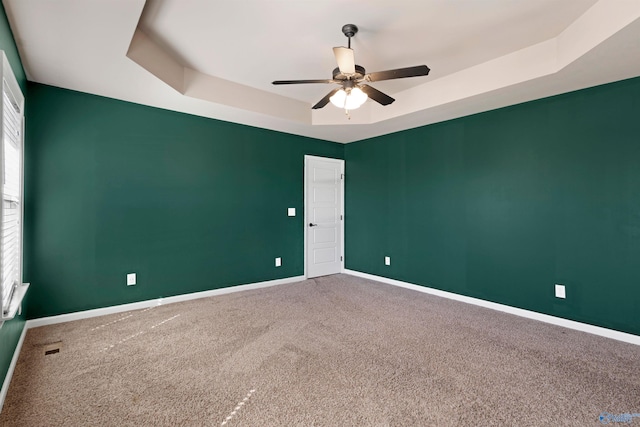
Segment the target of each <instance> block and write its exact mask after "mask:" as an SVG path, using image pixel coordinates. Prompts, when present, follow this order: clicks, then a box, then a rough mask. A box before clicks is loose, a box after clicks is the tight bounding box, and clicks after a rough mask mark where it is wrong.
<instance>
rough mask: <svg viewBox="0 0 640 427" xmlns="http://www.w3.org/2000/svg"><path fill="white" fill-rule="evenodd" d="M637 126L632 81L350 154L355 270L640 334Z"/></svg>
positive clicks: (379, 142) (353, 148)
mask: <svg viewBox="0 0 640 427" xmlns="http://www.w3.org/2000/svg"><path fill="white" fill-rule="evenodd" d="M639 118H640V79H632V80H626V81H622V82H617V83H613V84H608V85H604V86H599V87H595V88H591V89H586V90H582V91H578V92H573V93H568V94H564V95H560V96H556V97H552V98H547V99H542V100H538V101H534V102H529V103H526V104H521V105H516V106H513V107H509V108H503V109H500V110H495V111H490V112H486V113H482V114H477V115H474V116H469V117H464V118H461V119H457V120H453V121H448V122H444V123H439V124H435V125H430V126H425V127H421V128H417V129H412V130H408V131H403V132H399V133H395V134H391V135H386V136H382V137H378V138H374V139H370V140H365V141H360V142H357V143H353V144H348V145H347V146H346V147H345V161H346V168H347V171H348V173H347V180H346V200H347V201H346V267H347V268H349V269H352V270H357V271H361V272H366V273H370V274H375V275H379V276H384V277H389V278H393V279H397V280H402V281H406V282H410V283H415V284H419V285H424V286H430V287H433V288H437V289H441V290H445V291H450V292H455V293H458V294H462V295H467V296H472V297H477V298H481V299H484V300H489V301H494V302H498V303H502V304H507V305H510V306H514V307H520V308H524V309H528V310H533V311H536V312H540V313H546V314H550V315H554V316H559V317H563V318H567V319H572V320H577V321H580V322H585V323H589V324H593V325H598V326H603V327H607V328H612V329H616V330H620V331H624V332H629V333H633V334H640V317H639V316H638V313H639V312H640V140H639V137H640V120H639ZM384 256H390V257H391V266H389V267H386V266H384ZM556 283H562V284H565V285H566V287H567V299H566V300H560V299H557V298H555V297H554V284H556Z"/></svg>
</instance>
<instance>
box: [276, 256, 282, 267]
mask: <svg viewBox="0 0 640 427" xmlns="http://www.w3.org/2000/svg"><path fill="white" fill-rule="evenodd" d="M281 265H282V258H280V257H278V258H276V267H280V266H281Z"/></svg>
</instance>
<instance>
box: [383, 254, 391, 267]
mask: <svg viewBox="0 0 640 427" xmlns="http://www.w3.org/2000/svg"><path fill="white" fill-rule="evenodd" d="M384 265H391V257H388V256H386V257H384Z"/></svg>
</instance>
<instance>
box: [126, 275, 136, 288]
mask: <svg viewBox="0 0 640 427" xmlns="http://www.w3.org/2000/svg"><path fill="white" fill-rule="evenodd" d="M135 284H136V273H129V274H127V286H133V285H135Z"/></svg>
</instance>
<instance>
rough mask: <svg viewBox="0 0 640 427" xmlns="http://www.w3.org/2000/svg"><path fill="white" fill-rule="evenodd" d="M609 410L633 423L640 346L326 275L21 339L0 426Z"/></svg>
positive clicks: (545, 422)
mask: <svg viewBox="0 0 640 427" xmlns="http://www.w3.org/2000/svg"><path fill="white" fill-rule="evenodd" d="M58 341H61V349H60V351H59V352H58V353H53V354H50V355H45V351H46V350H48V349H51V348H54V347H56V346H58V345H59V344H55V343H56V342H58ZM49 344H53V345H50V346H47V345H49ZM603 412H608V413H611V414H625V413H632V414H633V413H640V347H638V346H634V345H631V344H626V343H622V342H618V341H613V340H609V339H606V338H602V337H598V336H594V335H589V334H586V333H582V332H577V331H572V330H567V329H563V328H560V327H557V326H553V325H548V324H545V323H540V322H536V321H532V320H528V319H523V318H519V317H515V316H512V315H509V314H504V313H500V312H495V311H491V310H488V309H483V308H480V307H476V306H472V305H467V304H464V303H460V302H456V301H451V300H447V299H442V298H438V297H435V296H430V295H426V294H422V293H418V292H414V291H411V290H407V289H401V288H396V287H392V286H389V285H385V284H381V283H377V282H373V281H369V280H365V279H361V278H356V277H353V276H347V275H336V276H327V277H323V278H318V279H315V280H307V281H304V282H300V283H294V284H289V285H280V286H275V287H271V288H265V289H260V290H254V291H246V292H239V293H233V294H228V295H223V296H217V297H212V298H206V299H200V300H194V301H189V302H184V303H177V304H169V305H164V306H159V307H155V308H152V309H146V310H138V311H132V312H128V313H121V314H114V315H110V316H104V317H100V318H92V319H86V320H80V321H75V322H69V323H64V324H58V325H52V326H45V327H41V328H35V329H31V330H29V331H28V333H27V337H26V339H25V343H24V346H23V349H22V353H21V355H20V359H19V361H18V364H17V367H16V370H15V373H14V376H13V381H12V383H11V386H10V388H9V394H8V397H7V400H6V402H5V406H4V410H3V411H2V414H1V415H0V425H2V426H6V427H9V426H229V427H231V426H298V425H299V426H356V425H358V426H359V425H366V426H479V425H496V426H504V425H512V426H515V425H518V426H560V425H575V426H589V425H601V423H600V421H599V418H598V417H599V415H600V414H601V413H603ZM614 424H615V422H614ZM624 425H639V426H640V418H633V419H632V420H631V422H630V424H624Z"/></svg>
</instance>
